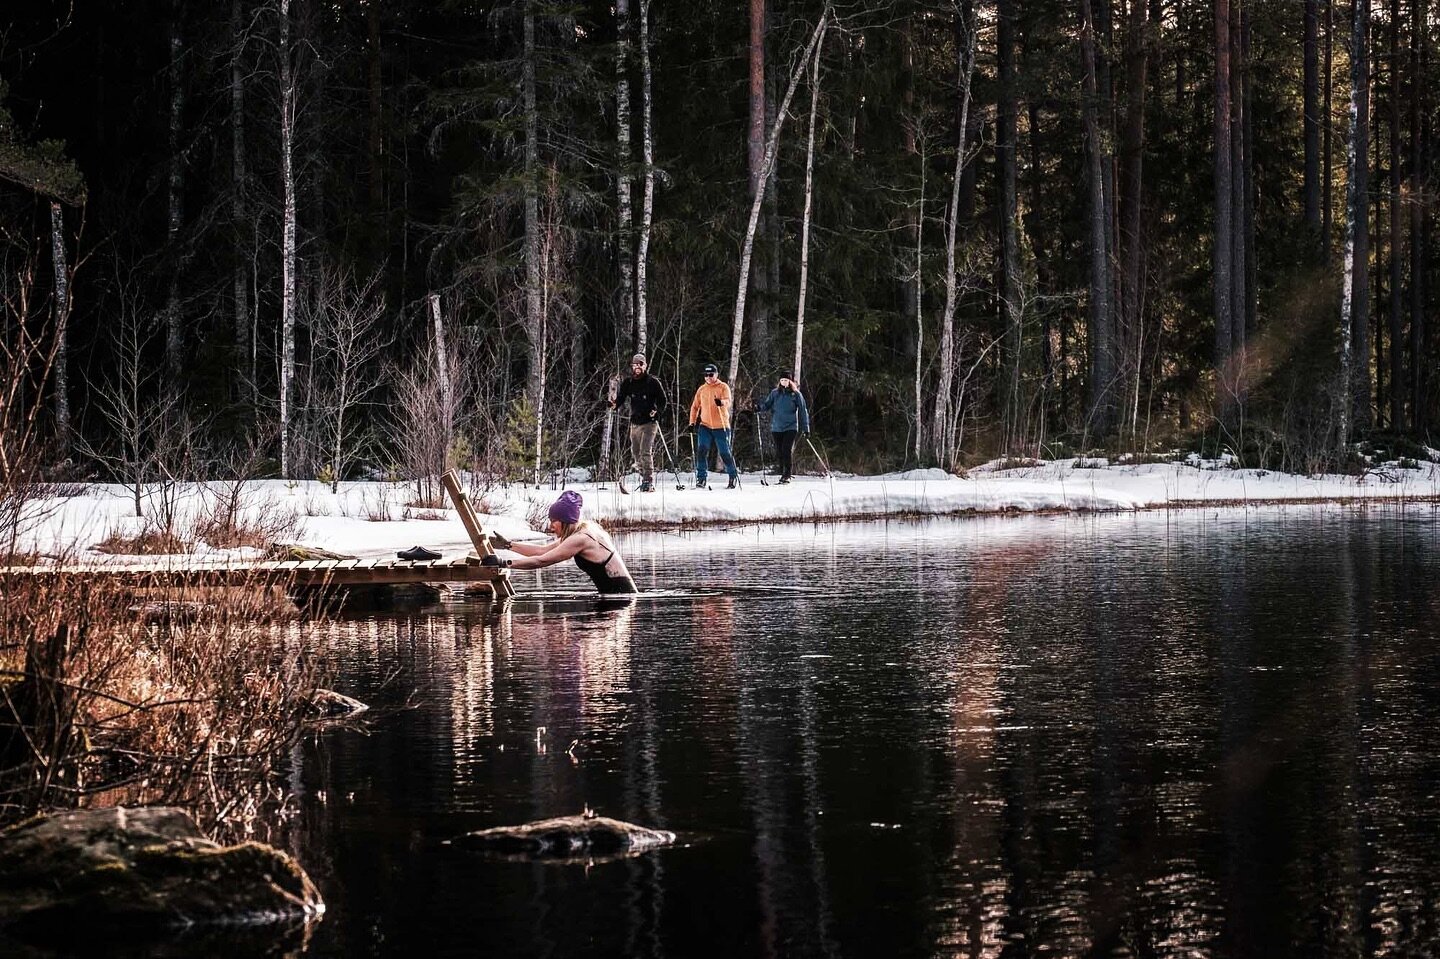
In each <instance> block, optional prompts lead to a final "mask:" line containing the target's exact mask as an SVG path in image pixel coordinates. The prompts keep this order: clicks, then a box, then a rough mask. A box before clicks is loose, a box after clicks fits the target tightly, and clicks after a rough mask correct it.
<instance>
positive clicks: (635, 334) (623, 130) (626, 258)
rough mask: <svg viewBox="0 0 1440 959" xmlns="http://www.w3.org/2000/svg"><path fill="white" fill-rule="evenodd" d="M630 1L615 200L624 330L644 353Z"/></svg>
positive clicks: (623, 1)
mask: <svg viewBox="0 0 1440 959" xmlns="http://www.w3.org/2000/svg"><path fill="white" fill-rule="evenodd" d="M629 66H630V0H615V197H616V206H617V211H618V213H617V215H618V218H619V224H618V226H619V228H618V230H617V233H618V234H619V235H618V236H617V238H616V239H617V242H616V244H615V245H616V249H617V250H618V251H619V260H620V329H622V330H624V331H625V333H624V335H625V336H627V337H629V338H630V340H631V342H632V343H634V344H635V349H636V350H639V351H643V350H644V337H643V336H642V335H641V333H640V330H639V327H638V326H637V324H636V314H635V299H634V291H635V254H634V251H633V244H634V242H635V237H634V222H633V221H634V211H633V210H632V204H631V199H630V74H629Z"/></svg>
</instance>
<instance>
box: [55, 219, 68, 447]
mask: <svg viewBox="0 0 1440 959" xmlns="http://www.w3.org/2000/svg"><path fill="white" fill-rule="evenodd" d="M50 263H51V266H52V267H53V268H54V276H55V324H54V327H55V332H54V335H55V348H54V349H55V352H54V356H55V358H54V359H53V360H52V361H51V365H50V375H51V382H52V384H53V385H54V390H55V438H56V440H57V441H58V442H59V447H60V455H61V456H62V457H65V456H69V455H70V442H71V436H70V373H69V361H70V349H69V340H70V334H69V331H68V327H69V325H70V266H69V263H68V258H67V257H66V255H65V213H64V211H63V210H62V209H61V208H60V202H59V201H58V200H51V201H50Z"/></svg>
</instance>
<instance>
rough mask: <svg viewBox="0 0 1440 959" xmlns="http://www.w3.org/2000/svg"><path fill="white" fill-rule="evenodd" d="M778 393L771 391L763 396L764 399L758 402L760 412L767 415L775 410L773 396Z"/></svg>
mask: <svg viewBox="0 0 1440 959" xmlns="http://www.w3.org/2000/svg"><path fill="white" fill-rule="evenodd" d="M778 392H779V391H778V390H771V391H770V392H769V393H767V394H765V398H764V399H763V400H761V401H760V412H762V413H769V412H770V411H771V410H773V409H774V408H775V394H776V393H778Z"/></svg>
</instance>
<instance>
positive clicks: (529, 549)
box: [505, 542, 555, 556]
mask: <svg viewBox="0 0 1440 959" xmlns="http://www.w3.org/2000/svg"><path fill="white" fill-rule="evenodd" d="M554 545H555V543H553V542H552V543H511V544H510V545H509V546H507V547H505V548H506V549H508V550H511V551H512V552H516V553H519V554H520V555H521V556H544V555H545V554H546V553H548V552H550V549H551V548H552V547H553V546H554Z"/></svg>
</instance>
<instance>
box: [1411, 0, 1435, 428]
mask: <svg viewBox="0 0 1440 959" xmlns="http://www.w3.org/2000/svg"><path fill="white" fill-rule="evenodd" d="M1429 7H1430V3H1429V0H1412V3H1411V14H1412V18H1413V19H1412V21H1411V27H1410V171H1409V172H1410V188H1409V190H1408V192H1409V194H1410V196H1411V197H1419V196H1423V195H1425V191H1426V190H1427V189H1428V187H1429V182H1428V178H1427V177H1426V176H1425V163H1426V151H1425V145H1424V135H1425V127H1424V124H1423V123H1422V121H1421V117H1422V116H1424V115H1425V113H1424V110H1423V108H1422V107H1421V100H1422V99H1423V98H1424V92H1423V91H1424V88H1425V30H1426V24H1427V23H1428V22H1429ZM1409 206H1410V291H1409V292H1410V429H1411V430H1413V431H1414V432H1415V433H1420V432H1421V431H1422V429H1423V428H1424V421H1425V416H1424V413H1423V411H1422V404H1423V402H1424V395H1425V393H1424V389H1423V387H1422V381H1423V379H1424V374H1423V372H1422V368H1423V365H1424V351H1425V262H1426V259H1425V254H1426V252H1427V251H1426V249H1425V240H1424V237H1425V206H1424V204H1422V203H1419V202H1414V201H1413V200H1412V202H1411V203H1410V205H1409Z"/></svg>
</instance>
